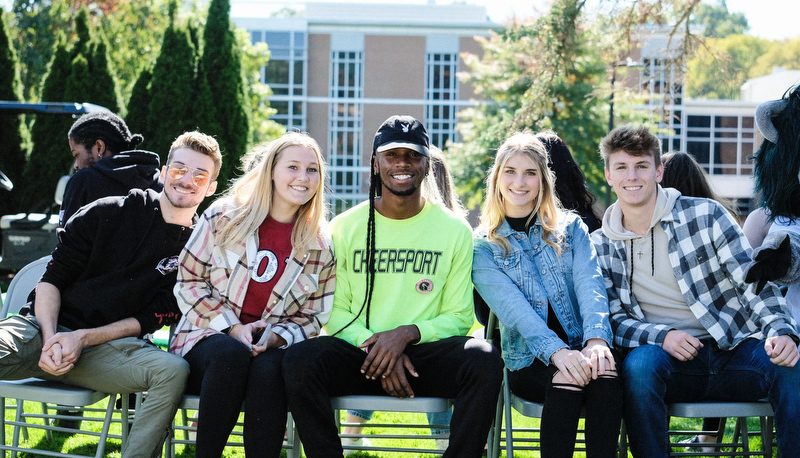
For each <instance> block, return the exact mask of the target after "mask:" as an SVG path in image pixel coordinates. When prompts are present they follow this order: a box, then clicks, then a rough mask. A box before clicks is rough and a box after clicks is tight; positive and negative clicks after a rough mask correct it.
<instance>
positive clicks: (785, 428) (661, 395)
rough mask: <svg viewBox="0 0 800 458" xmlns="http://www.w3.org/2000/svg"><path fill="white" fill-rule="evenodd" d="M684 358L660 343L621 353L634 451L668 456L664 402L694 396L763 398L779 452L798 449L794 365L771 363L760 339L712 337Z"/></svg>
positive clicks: (797, 371)
mask: <svg viewBox="0 0 800 458" xmlns="http://www.w3.org/2000/svg"><path fill="white" fill-rule="evenodd" d="M702 342H703V345H704V346H703V348H701V349H700V350H699V351H698V355H697V356H696V357H695V358H694V359H692V360H690V361H679V360H677V359H675V358H673V357H671V356H669V354H667V352H666V351H664V350H662V349H661V347H658V346H655V345H643V346H641V347H636V348H634V349H633V351H631V352H630V353H629V354H628V356H627V357H626V358H625V362H624V366H623V373H622V376H623V383H624V387H625V389H624V397H625V425H626V426H627V428H628V438H629V440H630V444H631V452H632V453H633V456H635V457H641V458H654V457H665V458H666V457H667V456H669V451H670V447H669V437H668V434H667V432H668V430H669V423H668V418H667V404H669V403H673V402H695V401H756V400H758V399H763V398H765V397H766V398H769V402H770V404H772V408H773V409H774V411H775V425H776V428H777V430H778V449H779V450H780V452H781V455H782V456H794V455H795V454H796V453H797V450H800V366H795V367H785V366H777V365H775V364H773V363H771V362H770V360H769V356H767V353H766V351H764V341H763V340H756V339H748V340H746V341H744V342H743V343H741V344H740V345H739V346H738V347H736V348H735V349H733V350H720V349H719V348H718V347H717V345H716V342H714V341H713V340H710V339H709V340H703V341H702Z"/></svg>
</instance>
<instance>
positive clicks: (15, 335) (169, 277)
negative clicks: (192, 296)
mask: <svg viewBox="0 0 800 458" xmlns="http://www.w3.org/2000/svg"><path fill="white" fill-rule="evenodd" d="M221 160H222V159H221V155H220V151H219V145H218V144H217V142H216V140H214V139H213V138H212V137H209V136H207V135H204V134H201V133H198V132H188V133H185V134H183V135H181V136H180V137H178V139H177V140H175V142H174V143H173V144H172V147H171V149H170V153H169V157H168V159H167V165H166V166H165V167H163V168H162V170H161V176H160V180H161V182H162V183H163V185H164V189H163V191H161V192H160V193H158V192H155V191H153V190H149V189H148V190H145V191H142V190H139V189H134V190H132V191H131V192H130V193H129V194H128V195H127V196H124V197H106V198H103V199H99V200H97V201H95V202H93V203H91V204H89V205H86V206H85V207H82V208H81V209H80V210H79V211H78V212H77V213H76V214H75V215H74V216H73V217H72V218H71V219H70V220H69V221H68V222H67V225H66V226H65V227H64V229H63V230H62V231H61V232H60V234H59V243H58V245H57V246H56V249H55V250H54V251H53V258H52V260H51V261H50V263H49V264H48V266H47V270H46V272H45V273H44V275H43V276H42V279H41V280H40V282H39V284H38V285H37V287H36V291H35V294H34V298H33V301H32V303H31V304H30V307H26V308H25V309H23V310H22V311H21V314H20V315H17V316H12V317H9V318H7V319H4V320H2V321H0V379H6V380H15V379H22V378H27V377H39V378H43V379H47V380H58V381H62V382H64V383H67V384H70V385H76V386H81V387H85V388H90V389H95V390H99V391H105V392H108V393H136V392H140V391H147V398H146V399H145V402H144V403H143V404H142V406H141V407H140V408H139V409H138V410H137V412H136V419H135V420H134V423H133V426H132V427H131V431H130V435H129V437H128V441H127V443H126V444H125V445H124V448H123V450H122V456H123V457H126V458H128V457H151V456H154V455H156V454H158V452H159V450H160V447H161V444H162V442H163V440H164V438H165V437H166V435H167V432H168V429H169V425H170V422H171V420H172V418H173V416H174V415H175V411H176V410H177V407H178V403H179V402H180V399H181V396H182V394H183V390H184V385H185V383H186V377H187V376H188V374H189V366H188V364H187V363H186V362H185V361H184V360H183V358H180V357H178V356H175V355H172V354H170V353H167V352H165V351H162V350H160V349H159V348H157V347H156V346H154V345H153V344H152V343H150V342H149V341H146V340H143V339H142V337H143V336H144V335H145V334H148V333H152V332H154V331H155V330H157V329H160V328H161V327H162V326H164V325H169V324H171V323H174V322H176V321H177V320H178V318H179V317H180V310H179V309H178V307H177V304H176V300H175V296H174V295H173V294H172V288H173V287H174V286H175V281H176V275H177V268H178V254H180V251H181V249H183V246H184V245H185V243H186V241H187V240H188V238H189V235H190V234H191V232H192V226H193V224H194V222H195V219H196V215H195V211H196V209H197V206H198V205H199V204H200V203H201V202H202V201H203V199H204V198H205V197H207V196H209V195H211V194H213V193H214V191H215V190H216V181H214V180H215V178H216V176H217V173H218V172H219V167H220V164H221Z"/></svg>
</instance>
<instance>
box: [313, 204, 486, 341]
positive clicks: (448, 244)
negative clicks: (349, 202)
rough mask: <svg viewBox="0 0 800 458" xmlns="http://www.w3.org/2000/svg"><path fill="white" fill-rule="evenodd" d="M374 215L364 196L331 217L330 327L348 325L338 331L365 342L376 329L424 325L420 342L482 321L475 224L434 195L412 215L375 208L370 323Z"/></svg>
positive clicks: (460, 332) (333, 329) (462, 332)
mask: <svg viewBox="0 0 800 458" xmlns="http://www.w3.org/2000/svg"><path fill="white" fill-rule="evenodd" d="M368 217H369V202H364V203H362V204H360V205H358V206H356V207H354V208H352V209H350V210H348V211H347V212H345V213H342V214H341V215H339V216H337V217H336V218H334V220H333V221H332V222H331V232H332V238H333V249H334V252H335V254H336V259H337V267H336V289H335V293H334V299H333V311H332V312H331V317H330V320H329V321H328V323H327V325H326V326H325V330H326V331H327V333H328V335H334V334H336V333H337V331H340V330H342V328H345V327H346V328H345V329H344V330H342V331H341V332H339V333H338V334H336V336H337V337H340V338H342V339H344V340H346V341H347V342H350V343H351V344H353V345H359V344H361V343H362V342H364V341H365V340H367V339H368V338H369V337H370V336H372V334H373V333H376V332H381V331H389V330H392V329H395V328H397V327H398V326H402V325H407V324H414V325H416V326H417V328H418V329H419V333H420V342H419V343H425V342H435V341H437V340H441V339H444V338H447V337H452V336H463V335H466V334H467V332H468V331H469V329H470V327H471V326H472V323H473V321H474V312H473V304H472V280H471V269H472V232H471V230H470V228H469V225H468V224H467V223H466V221H464V219H463V218H460V217H458V216H456V215H455V214H453V213H452V212H450V211H449V210H447V209H446V208H444V207H443V206H442V205H434V204H430V203H426V204H425V207H424V208H423V209H422V211H421V212H419V213H418V214H417V215H415V216H413V217H411V218H408V219H404V220H394V219H389V218H385V217H383V216H381V214H380V213H378V212H377V211H376V212H375V228H376V229H375V233H376V236H375V240H376V255H375V257H376V265H375V269H376V273H375V286H374V291H373V293H372V304H371V306H370V311H369V329H367V326H366V316H367V310H366V306H364V310H363V311H361V314H360V315H359V310H361V308H362V305H363V304H364V303H365V302H364V296H365V295H366V290H367V283H366V281H367V276H366V270H367V259H366V240H367V220H368ZM356 316H358V318H357V319H356V320H355V321H354V322H353V323H352V324H350V325H349V326H347V325H348V323H350V322H351V321H352V320H353V319H354V318H355V317H356Z"/></svg>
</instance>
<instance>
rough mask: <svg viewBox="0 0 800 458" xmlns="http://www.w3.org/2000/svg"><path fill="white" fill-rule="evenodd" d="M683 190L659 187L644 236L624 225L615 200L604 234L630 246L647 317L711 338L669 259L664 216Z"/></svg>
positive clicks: (635, 283)
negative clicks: (687, 301) (685, 297)
mask: <svg viewBox="0 0 800 458" xmlns="http://www.w3.org/2000/svg"><path fill="white" fill-rule="evenodd" d="M680 196H681V193H680V192H678V191H677V190H676V189H673V188H662V187H661V186H660V185H659V186H658V196H657V198H656V206H655V209H654V210H653V217H652V219H651V220H650V230H648V231H647V233H646V234H644V235H639V234H637V233H635V232H633V231H629V230H628V229H625V228H624V227H623V226H622V210H621V209H620V207H619V203H618V202H617V203H614V204H613V205H612V206H611V207H609V208H608V210H606V213H605V215H603V233H605V234H606V235H607V236H608V238H610V239H613V240H624V241H625V245H626V247H630V248H629V250H630V251H629V252H628V259H627V260H626V262H627V263H628V266H629V268H630V269H631V274H630V275H631V278H630V281H631V286H632V292H633V295H634V297H636V300H637V301H638V302H639V306H640V307H641V308H642V313H644V316H645V319H646V320H647V321H648V322H650V323H658V324H665V325H669V326H671V327H672V328H673V329H680V330H682V331H685V332H688V333H689V334H691V335H693V336H694V337H696V338H699V339H702V338H706V337H709V334H708V332H707V331H706V329H705V328H704V327H703V326H702V325H701V324H700V322H699V321H698V320H697V318H696V317H695V316H694V314H693V313H692V311H691V310H690V309H689V306H688V305H687V303H686V300H685V299H684V297H683V294H682V293H681V290H680V287H679V286H678V280H677V279H676V278H675V275H674V272H673V268H672V264H671V263H670V260H669V235H668V234H667V233H666V231H664V229H663V228H662V227H661V224H659V223H660V222H661V220H662V219H664V217H666V216H667V215H669V214H670V213H671V212H672V208H673V207H674V206H675V201H677V200H678V197H680Z"/></svg>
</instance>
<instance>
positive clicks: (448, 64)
mask: <svg viewBox="0 0 800 458" xmlns="http://www.w3.org/2000/svg"><path fill="white" fill-rule="evenodd" d="M425 68H426V75H425V100H426V105H425V125H426V126H427V129H428V135H430V140H431V144H433V145H436V146H438V147H439V148H440V149H444V148H445V146H446V144H447V141H448V140H449V141H455V140H456V122H457V119H456V105H455V102H456V99H458V79H457V78H456V74H457V73H458V54H457V53H427V54H426V62H425Z"/></svg>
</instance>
